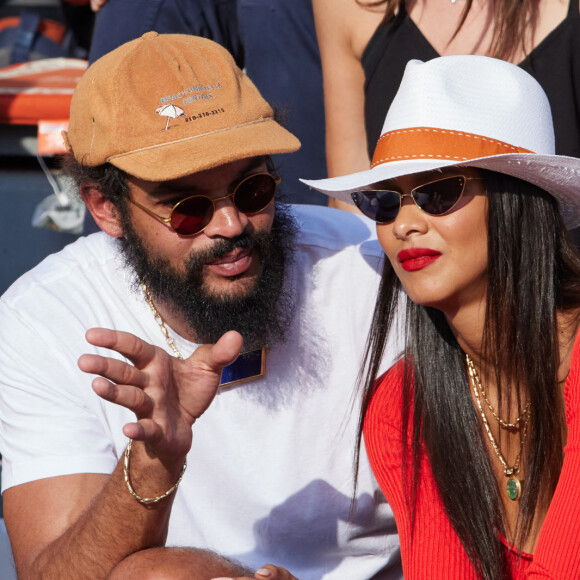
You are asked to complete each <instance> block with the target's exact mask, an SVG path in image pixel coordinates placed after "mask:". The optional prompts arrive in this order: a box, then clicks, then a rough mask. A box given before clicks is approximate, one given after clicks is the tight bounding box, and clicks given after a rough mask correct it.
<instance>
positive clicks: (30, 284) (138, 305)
mask: <svg viewBox="0 0 580 580" xmlns="http://www.w3.org/2000/svg"><path fill="white" fill-rule="evenodd" d="M294 213H295V215H296V217H297V218H298V220H299V223H300V224H301V229H300V232H299V236H298V244H297V255H296V261H295V264H294V265H293V267H292V272H291V275H290V276H289V277H288V278H289V284H291V288H292V292H293V293H294V295H295V296H296V300H297V304H298V307H297V311H296V315H295V317H294V320H293V325H292V328H291V331H290V334H289V339H288V341H287V343H286V344H285V345H281V346H279V347H274V348H273V349H271V350H270V352H269V354H268V359H267V365H266V377H265V378H262V379H258V380H255V381H252V382H249V383H245V384H242V385H239V386H237V387H233V388H230V389H223V390H220V392H219V393H218V395H217V397H216V398H215V400H214V402H213V403H212V405H211V406H210V408H209V409H208V411H206V413H205V414H204V415H203V416H202V417H201V418H200V419H199V420H198V421H197V422H196V424H195V425H194V427H193V446H192V449H191V451H190V453H189V455H188V464H189V467H188V469H187V471H186V473H185V476H184V478H183V481H182V483H181V486H180V487H179V489H178V491H177V494H176V498H175V502H174V505H173V510H172V513H171V519H170V525H169V537H168V542H167V545H177V546H195V547H199V548H209V549H212V550H214V551H216V552H219V553H221V554H223V555H225V556H227V557H230V558H234V559H236V560H239V561H241V562H243V563H245V564H246V565H248V566H249V567H250V568H254V569H255V568H257V567H259V566H260V565H262V564H264V563H267V562H271V563H274V564H277V565H281V566H284V567H286V568H288V569H289V570H290V571H291V572H292V573H293V574H294V575H296V576H297V577H298V578H300V579H301V580H309V579H312V580H315V579H316V580H318V579H320V578H325V579H337V580H338V579H341V580H345V579H346V580H357V579H361V580H363V579H368V578H371V577H373V576H374V575H375V574H376V573H377V572H378V571H379V570H381V569H383V568H385V567H386V571H385V572H384V575H381V576H380V578H388V579H391V578H401V577H402V572H401V569H400V556H399V549H398V538H397V536H396V528H395V522H394V518H393V515H392V512H391V510H390V508H389V506H388V504H386V502H385V500H384V498H383V496H382V494H381V492H380V490H379V487H378V485H377V483H376V481H375V479H374V477H373V475H372V473H371V470H370V467H369V465H368V462H367V459H366V455H364V453H363V459H362V461H361V468H360V474H359V487H358V492H357V510H356V512H355V515H354V517H353V518H352V519H350V520H349V509H350V503H351V497H352V493H353V449H354V441H355V433H356V425H357V419H358V407H357V405H356V397H355V396H354V392H355V391H354V385H355V383H356V377H357V373H358V370H359V366H360V360H361V354H362V351H363V348H364V344H365V340H366V335H367V330H368V326H369V323H370V319H371V315H372V311H373V308H374V303H375V298H376V290H377V284H378V281H379V274H378V270H379V263H380V260H381V258H382V251H381V249H380V246H379V245H378V243H377V242H376V237H375V235H374V229H375V228H374V224H373V223H372V222H369V221H368V220H366V219H365V218H360V217H358V216H355V215H353V214H348V213H346V212H341V211H338V210H332V209H328V208H320V207H314V206H312V207H308V206H296V207H295V208H294ZM94 326H101V327H106V328H114V329H118V330H124V331H128V332H131V333H133V334H135V335H137V336H139V337H141V338H143V339H145V340H147V341H148V342H150V343H153V344H156V345H158V346H160V347H162V348H165V349H166V350H168V352H170V353H171V349H170V348H169V347H168V346H167V345H166V344H165V342H164V338H163V336H162V334H161V331H160V328H159V326H158V324H157V322H156V321H155V320H154V318H153V315H152V313H151V311H150V309H149V306H148V305H147V304H146V302H145V300H144V298H143V295H142V292H141V290H140V289H138V287H137V288H135V284H134V283H133V279H132V276H131V273H130V272H128V271H127V269H126V268H125V267H124V265H123V261H122V259H121V258H120V256H119V253H118V246H117V241H116V240H114V239H112V238H109V237H108V236H106V235H105V234H103V233H98V234H93V235H91V236H89V237H87V238H82V239H80V240H78V241H77V242H75V243H74V244H71V245H70V246H68V247H67V248H65V249H64V250H63V251H62V252H59V253H58V254H55V255H53V256H50V257H48V258H47V259H46V260H44V261H43V262H42V263H41V264H40V265H39V266H37V267H36V268H34V269H33V270H31V271H30V272H29V273H28V274H26V275H24V276H23V277H22V278H20V279H19V280H18V281H17V282H16V283H15V284H14V285H13V286H12V287H11V288H10V289H9V290H8V291H7V292H6V294H5V295H4V296H3V297H2V299H1V301H0V341H1V344H2V348H1V349H0V419H1V421H0V444H1V449H0V450H1V452H2V454H3V472H2V487H3V489H6V488H8V487H11V486H15V485H19V484H22V483H25V482H28V481H32V480H37V479H41V478H46V477H52V476H59V475H67V474H74V473H111V472H112V470H113V469H114V467H115V465H116V464H117V462H118V460H119V458H120V457H121V456H122V453H123V451H124V449H125V447H126V445H127V439H126V438H125V436H124V435H123V434H122V431H121V428H122V426H123V425H124V424H125V423H127V422H130V421H132V420H133V416H132V414H131V413H130V412H129V411H128V410H126V409H124V408H122V407H119V406H116V405H113V404H111V403H108V402H105V401H103V400H102V399H100V398H99V397H98V396H97V395H95V394H94V392H93V391H92V389H91V385H90V383H91V380H92V378H93V377H91V376H88V375H86V374H84V373H82V372H81V371H80V370H79V369H78V367H77V360H78V358H79V356H80V355H81V354H83V353H90V352H100V353H101V354H106V356H117V357H118V358H121V356H120V355H117V354H116V353H112V352H110V351H106V350H103V349H97V348H95V347H93V346H91V345H89V344H88V343H87V342H86V341H85V338H84V335H85V332H86V330H87V329H89V328H91V327H94ZM170 332H171V334H172V335H174V336H175V338H176V343H177V346H178V348H179V350H180V351H181V352H182V353H183V354H184V356H189V354H190V353H191V352H193V350H195V348H196V346H197V345H194V344H192V343H189V342H187V341H186V340H184V339H183V338H181V337H179V336H176V333H175V332H174V331H172V330H170ZM387 358H388V359H389V360H385V364H386V365H388V364H390V363H391V362H392V359H393V356H392V353H391V354H389V356H388V357H387Z"/></svg>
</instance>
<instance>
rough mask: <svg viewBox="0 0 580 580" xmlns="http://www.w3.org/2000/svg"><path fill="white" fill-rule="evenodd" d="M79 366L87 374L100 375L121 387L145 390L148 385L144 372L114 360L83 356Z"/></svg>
mask: <svg viewBox="0 0 580 580" xmlns="http://www.w3.org/2000/svg"><path fill="white" fill-rule="evenodd" d="M78 366H79V368H80V369H81V371H83V372H85V373H88V374H91V375H100V376H102V377H105V378H106V379H108V380H109V381H112V382H114V383H117V384H121V385H133V386H135V387H139V388H141V389H143V388H145V387H146V386H147V383H148V381H147V375H146V374H145V373H144V372H143V371H141V370H139V369H138V368H136V367H134V366H133V365H130V364H127V363H126V362H123V361H120V360H117V359H114V358H107V357H104V356H99V355H96V354H83V355H82V356H81V357H80V358H79V361H78Z"/></svg>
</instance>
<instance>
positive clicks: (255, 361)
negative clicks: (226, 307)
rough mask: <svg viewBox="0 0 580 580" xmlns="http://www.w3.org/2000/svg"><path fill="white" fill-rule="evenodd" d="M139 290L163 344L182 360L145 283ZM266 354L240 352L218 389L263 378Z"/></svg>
mask: <svg viewBox="0 0 580 580" xmlns="http://www.w3.org/2000/svg"><path fill="white" fill-rule="evenodd" d="M141 289H142V290H143V294H144V295H145V301H146V302H147V304H149V308H151V312H152V313H153V317H154V318H155V322H157V324H158V325H159V329H160V330H161V334H163V337H164V338H165V342H166V343H167V344H168V345H169V347H170V348H171V350H172V351H173V353H174V354H175V356H176V357H177V358H178V359H180V360H183V358H184V357H183V355H182V354H181V352H180V350H179V349H178V348H177V345H176V344H175V339H174V338H173V337H172V336H171V334H169V330H168V329H167V326H165V322H164V321H163V318H162V316H161V314H160V312H159V310H157V306H155V302H153V296H151V292H150V290H149V288H148V287H147V284H145V282H142V283H141ZM267 354H268V347H267V346H265V347H263V348H258V349H255V350H248V351H245V352H241V353H240V354H239V355H238V358H237V359H236V360H235V361H234V362H233V363H231V364H229V365H228V366H226V367H224V369H223V371H222V376H221V380H220V388H224V387H233V386H234V385H237V384H240V383H245V382H247V381H252V380H255V379H259V378H262V377H264V376H265V374H266V355H267Z"/></svg>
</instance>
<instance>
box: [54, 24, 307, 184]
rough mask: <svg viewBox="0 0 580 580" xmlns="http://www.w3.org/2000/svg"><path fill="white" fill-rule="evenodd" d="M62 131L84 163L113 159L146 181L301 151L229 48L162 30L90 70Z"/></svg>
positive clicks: (167, 178) (74, 99) (105, 59)
mask: <svg viewBox="0 0 580 580" xmlns="http://www.w3.org/2000/svg"><path fill="white" fill-rule="evenodd" d="M63 136H64V138H65V142H66V144H67V147H68V148H69V150H71V151H72V153H73V154H74V156H75V158H76V159H77V161H78V162H79V163H81V164H83V165H88V166H91V167H94V166H97V165H101V164H103V163H105V162H109V163H111V164H113V165H115V166H116V167H118V168H119V169H122V170H123V171H126V172H127V173H129V174H130V175H133V176H135V177H139V178H141V179H145V180H149V181H167V180H169V179H176V178H178V177H183V176H184V175H189V174H192V173H197V172H199V171H203V170H205V169H210V168H212V167H217V166H219V165H223V164H224V163H229V162H232V161H237V160H239V159H245V158H248V157H256V156H259V155H268V154H274V153H290V152H292V151H296V150H297V149H298V148H299V147H300V141H298V139H297V138H296V137H294V135H292V134H291V133H290V132H288V131H287V130H286V129H284V128H283V127H281V126H280V125H279V124H278V123H277V122H276V121H274V113H273V111H272V108H271V107H270V106H269V105H268V103H267V102H266V101H265V100H264V99H263V98H262V96H261V95H260V93H259V92H258V89H256V87H255V86H254V84H253V83H252V81H250V79H249V78H248V77H247V76H246V75H245V74H244V73H243V72H242V71H241V70H240V69H239V68H238V67H237V66H236V64H235V62H234V60H233V58H232V57H231V55H230V54H229V53H228V52H227V50H225V49H224V48H223V47H221V46H220V45H219V44H216V43H215V42H213V41H211V40H208V39H205V38H199V37H196V36H189V35H184V34H158V33H157V32H147V33H146V34H144V35H143V36H142V37H141V38H138V39H136V40H132V41H131V42H128V43H126V44H124V45H122V46H120V47H119V48H117V49H116V50H114V51H112V52H110V53H108V54H106V55H105V56H103V57H102V58H100V59H99V60H97V61H96V62H95V63H94V64H93V65H92V66H90V67H89V69H88V70H87V71H86V73H85V74H84V75H83V76H82V78H81V80H80V81H79V84H78V85H77V87H76V89H75V92H74V95H73V98H72V102H71V109H70V125H69V130H68V133H63Z"/></svg>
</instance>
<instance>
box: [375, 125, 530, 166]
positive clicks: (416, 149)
mask: <svg viewBox="0 0 580 580" xmlns="http://www.w3.org/2000/svg"><path fill="white" fill-rule="evenodd" d="M395 153H396V154H395ZM506 153H534V151H530V150H529V149H524V148H523V147H514V146H513V145H510V144H509V143H504V142H503V141H498V140H496V139H490V138H488V137H482V136H481V135H476V134H475V133H465V132H463V131H447V130H445V129H434V128H431V127H414V128H413V129H400V130H396V131H388V132H386V133H383V135H381V138H380V139H379V142H378V143H377V147H376V149H375V153H374V155H373V162H372V164H371V167H375V166H377V165H381V164H382V163H390V162H392V161H405V160H408V159H446V160H449V161H465V160H468V159H478V158H480V157H491V156H492V155H503V154H506Z"/></svg>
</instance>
